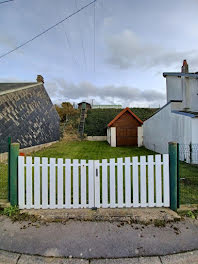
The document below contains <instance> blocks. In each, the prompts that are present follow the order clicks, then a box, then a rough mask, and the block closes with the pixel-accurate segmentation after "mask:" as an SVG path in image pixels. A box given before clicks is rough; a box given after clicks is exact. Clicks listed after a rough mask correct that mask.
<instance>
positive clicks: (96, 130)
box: [84, 108, 158, 136]
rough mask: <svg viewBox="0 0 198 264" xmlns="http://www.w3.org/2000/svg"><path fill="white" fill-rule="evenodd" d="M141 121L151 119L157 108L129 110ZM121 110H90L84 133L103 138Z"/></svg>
mask: <svg viewBox="0 0 198 264" xmlns="http://www.w3.org/2000/svg"><path fill="white" fill-rule="evenodd" d="M131 110H132V111H133V112H134V114H136V115H137V116H138V117H139V118H140V119H141V120H142V121H145V120H147V119H148V118H149V117H151V116H152V115H153V114H154V113H156V111H157V110H158V108H131ZM121 111H122V109H113V108H111V109H90V110H88V112H87V118H86V120H85V131H84V133H85V134H87V135H88V136H105V135H106V127H107V125H108V123H109V122H110V121H111V120H112V119H114V117H115V116H116V115H117V114H119V113H120V112H121Z"/></svg>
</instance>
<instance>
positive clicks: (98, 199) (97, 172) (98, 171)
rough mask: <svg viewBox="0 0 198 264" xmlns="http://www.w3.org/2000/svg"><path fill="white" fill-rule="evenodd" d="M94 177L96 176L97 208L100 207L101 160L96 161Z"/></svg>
mask: <svg viewBox="0 0 198 264" xmlns="http://www.w3.org/2000/svg"><path fill="white" fill-rule="evenodd" d="M94 175H95V207H97V208H99V207H100V166H99V160H96V161H95V169H94Z"/></svg>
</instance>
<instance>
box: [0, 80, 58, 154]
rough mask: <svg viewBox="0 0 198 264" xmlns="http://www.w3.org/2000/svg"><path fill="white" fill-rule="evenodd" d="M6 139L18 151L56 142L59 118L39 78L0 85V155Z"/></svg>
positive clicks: (5, 144) (4, 150) (4, 147)
mask: <svg viewBox="0 0 198 264" xmlns="http://www.w3.org/2000/svg"><path fill="white" fill-rule="evenodd" d="M8 136H11V137H12V142H18V143H20V147H21V148H26V147H31V146H35V145H40V144H45V143H48V142H53V141H56V140H59V116H58V113H57V112H56V109H55V107H54V105H53V104H52V102H51V100H50V98H49V96H48V94H47V92H46V90H45V87H44V81H43V78H42V76H38V77H37V82H34V83H0V153H3V152H6V151H7V140H8Z"/></svg>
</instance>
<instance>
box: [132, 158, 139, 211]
mask: <svg viewBox="0 0 198 264" xmlns="http://www.w3.org/2000/svg"><path fill="white" fill-rule="evenodd" d="M132 162H133V207H138V206H139V180H138V175H139V173H138V157H133V159H132Z"/></svg>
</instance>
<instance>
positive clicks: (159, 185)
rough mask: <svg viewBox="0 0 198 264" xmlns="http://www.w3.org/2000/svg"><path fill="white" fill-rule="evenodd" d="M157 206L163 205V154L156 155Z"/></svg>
mask: <svg viewBox="0 0 198 264" xmlns="http://www.w3.org/2000/svg"><path fill="white" fill-rule="evenodd" d="M155 178H156V181H155V182H156V206H157V207H160V206H162V175H161V155H155Z"/></svg>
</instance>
